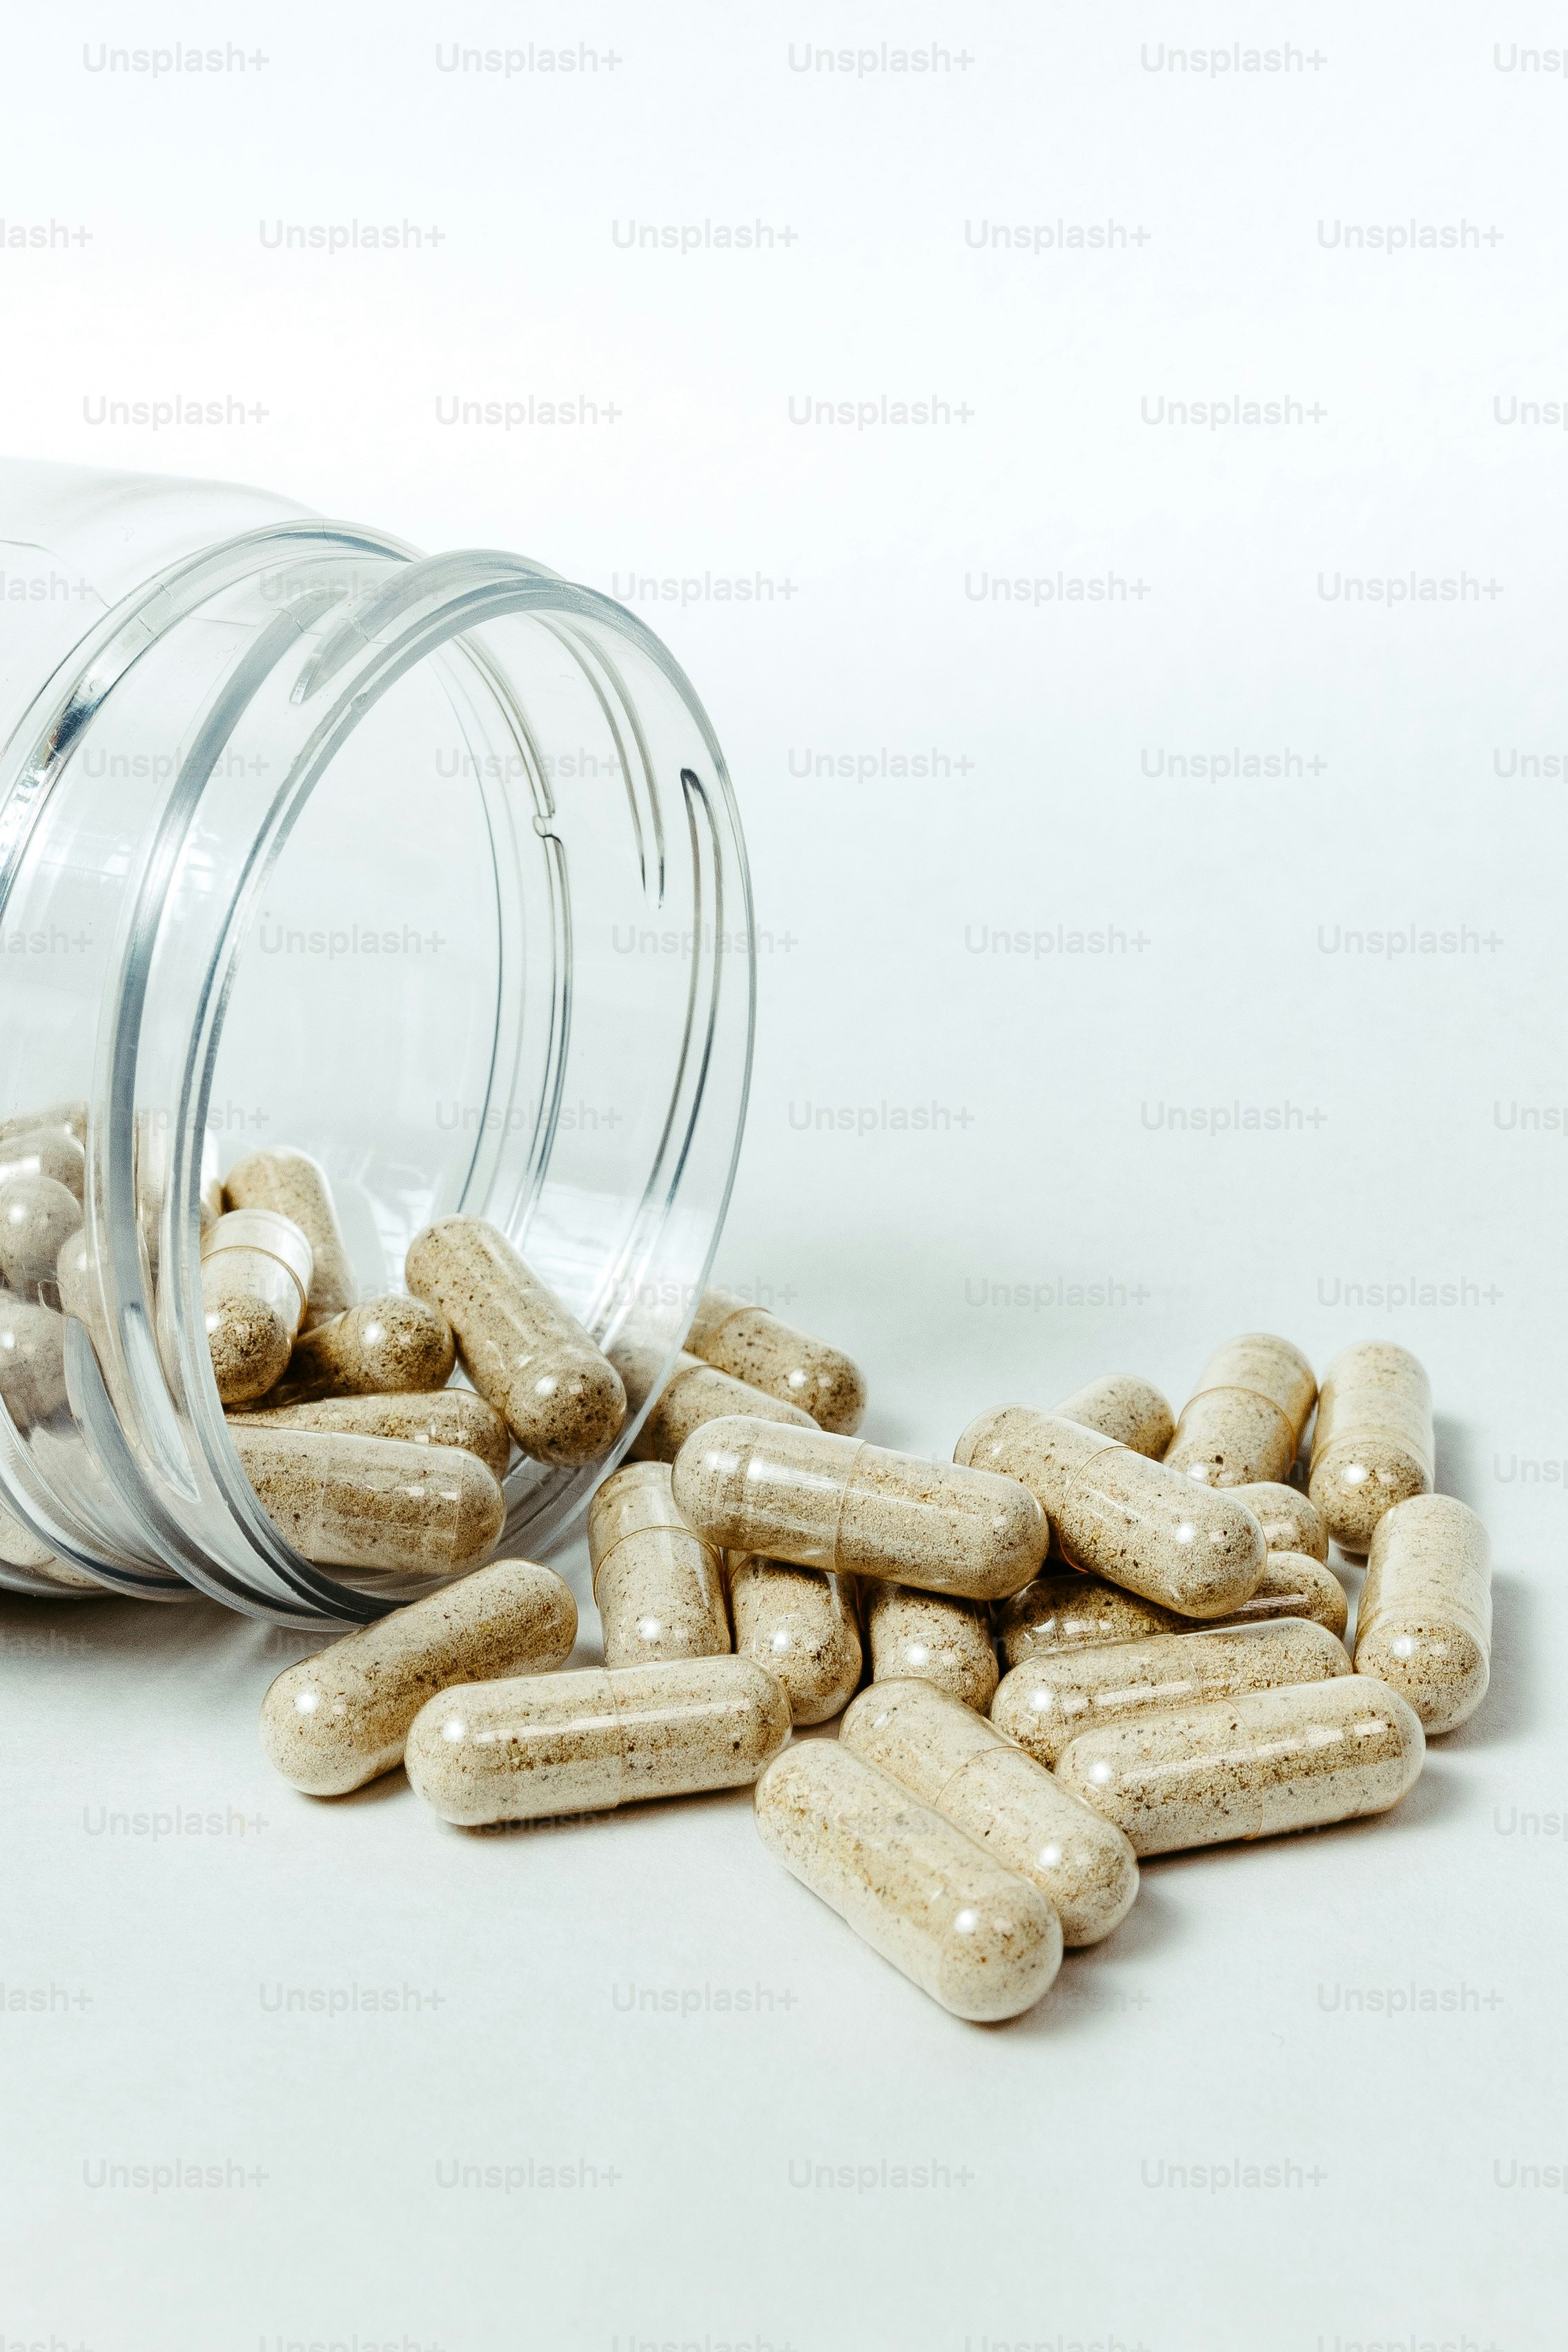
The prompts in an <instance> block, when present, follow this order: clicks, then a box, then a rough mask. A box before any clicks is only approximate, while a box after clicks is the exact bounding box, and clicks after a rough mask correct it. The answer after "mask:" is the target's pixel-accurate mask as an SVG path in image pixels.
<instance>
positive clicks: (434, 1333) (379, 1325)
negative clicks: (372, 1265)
mask: <svg viewBox="0 0 1568 2352" xmlns="http://www.w3.org/2000/svg"><path fill="white" fill-rule="evenodd" d="M210 1246H211V1245H210V1244H209V1247H210ZM457 1360H458V1343H457V1341H456V1339H454V1338H453V1337H452V1327H451V1325H450V1324H449V1323H448V1322H447V1318H446V1317H445V1316H444V1315H442V1314H440V1313H438V1311H437V1309H436V1308H435V1307H427V1306H426V1303H425V1301H424V1300H423V1299H422V1298H407V1297H404V1296H403V1295H402V1294H401V1293H400V1292H390V1293H389V1294H388V1295H387V1297H384V1298H367V1299H366V1300H365V1301H364V1303H363V1306H360V1307H349V1308H348V1309H347V1311H346V1313H344V1314H342V1315H334V1316H333V1318H332V1319H331V1322H330V1323H318V1324H317V1325H316V1326H315V1328H314V1329H313V1330H309V1331H303V1332H301V1333H300V1338H299V1339H297V1340H296V1341H295V1343H294V1352H293V1354H292V1355H291V1356H290V1357H289V1370H288V1372H287V1374H286V1376H285V1377H286V1379H287V1382H288V1386H289V1396H290V1400H291V1402H296V1403H300V1404H314V1403H317V1402H319V1401H320V1400H321V1398H323V1397H358V1396H402V1395H405V1394H407V1393H409V1392H417V1391H422V1390H431V1389H444V1388H445V1387H446V1385H447V1381H449V1380H450V1379H451V1377H452V1368H453V1366H454V1365H455V1364H456V1362H457Z"/></svg>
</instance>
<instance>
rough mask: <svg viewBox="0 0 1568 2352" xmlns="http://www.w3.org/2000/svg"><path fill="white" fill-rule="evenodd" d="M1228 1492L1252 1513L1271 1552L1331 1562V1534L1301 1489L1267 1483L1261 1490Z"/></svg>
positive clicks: (1235, 1488) (1241, 1488) (1239, 1488)
mask: <svg viewBox="0 0 1568 2352" xmlns="http://www.w3.org/2000/svg"><path fill="white" fill-rule="evenodd" d="M1228 1492H1229V1495H1230V1498H1231V1500H1232V1502H1234V1503H1240V1504H1242V1505H1243V1506H1244V1507H1246V1509H1247V1510H1249V1511H1250V1512H1251V1513H1252V1516H1253V1517H1254V1518H1255V1519H1256V1520H1257V1521H1258V1526H1259V1527H1260V1528H1262V1530H1263V1540H1264V1542H1265V1543H1266V1544H1267V1545H1268V1549H1269V1550H1270V1551H1300V1552H1305V1553H1306V1555H1307V1557H1308V1559H1321V1560H1326V1559H1328V1557H1329V1531H1328V1529H1327V1528H1326V1527H1325V1526H1324V1525H1323V1522H1322V1518H1321V1515H1320V1513H1319V1512H1318V1510H1317V1508H1316V1507H1315V1506H1314V1505H1313V1504H1312V1502H1311V1501H1310V1499H1309V1497H1308V1496H1305V1495H1303V1494H1302V1492H1301V1490H1300V1487H1299V1486H1279V1485H1277V1484H1275V1483H1274V1482H1272V1481H1269V1480H1265V1481H1263V1482H1261V1483H1259V1484H1258V1485H1257V1486H1232V1487H1230V1488H1229V1489H1228Z"/></svg>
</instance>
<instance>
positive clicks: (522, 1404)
mask: <svg viewBox="0 0 1568 2352" xmlns="http://www.w3.org/2000/svg"><path fill="white" fill-rule="evenodd" d="M405 1271H406V1275H407V1280H408V1287H409V1289H410V1290H412V1291H413V1292H414V1293H415V1294H416V1297H420V1298H424V1299H426V1300H428V1302H429V1304H430V1305H431V1306H432V1307H439V1308H440V1310H441V1312H442V1314H443V1315H444V1316H445V1317H446V1318H447V1322H448V1323H449V1324H450V1325H451V1327H452V1328H453V1330H454V1331H455V1332H456V1333H457V1335H458V1349H460V1351H461V1354H462V1359H463V1368H464V1370H466V1371H467V1373H468V1378H469V1380H470V1381H472V1382H473V1384H474V1386H475V1388H477V1389H478V1391H479V1394H480V1395H481V1396H482V1397H488V1398H489V1402H490V1403H491V1404H493V1405H494V1407H495V1409H496V1411H497V1412H499V1413H500V1415H501V1416H502V1418H503V1419H504V1420H505V1422H506V1423H507V1425H508V1427H509V1428H510V1431H511V1433H512V1435H513V1436H514V1437H515V1438H516V1440H517V1442H518V1444H520V1445H521V1448H522V1450H523V1452H524V1453H525V1454H531V1456H532V1457H533V1459H534V1460H535V1461H536V1462H560V1463H566V1464H569V1465H579V1464H582V1463H584V1462H594V1461H596V1460H597V1459H598V1457H599V1456H600V1455H601V1454H605V1453H607V1452H608V1451H609V1448H610V1447H611V1446H612V1445H613V1444H614V1443H615V1441H616V1437H617V1435H618V1434H619V1433H620V1427H621V1423H622V1422H623V1421H624V1420H625V1419H626V1390H625V1389H624V1388H623V1387H622V1385H621V1377H620V1374H619V1373H618V1372H617V1371H616V1368H615V1366H614V1365H613V1364H612V1363H611V1362H610V1361H609V1360H608V1359H607V1358H606V1357H605V1356H602V1355H601V1354H600V1353H599V1350H598V1349H597V1348H595V1345H594V1342H593V1341H592V1339H589V1337H588V1334H587V1333H586V1331H584V1328H583V1327H582V1325H581V1324H580V1323H578V1322H576V1321H575V1320H574V1318H573V1317H572V1316H570V1315H568V1313H567V1312H566V1309H565V1308H564V1307H563V1306H562V1304H561V1302H560V1300H559V1299H558V1298H557V1297H555V1296H554V1294H553V1292H552V1291H550V1290H548V1289H546V1287H545V1286H544V1284H543V1283H542V1282H541V1281H540V1279H539V1276H537V1275H536V1274H534V1273H533V1272H532V1270H531V1268H530V1267H529V1266H527V1265H524V1264H523V1262H522V1260H521V1257H519V1255H518V1254H517V1252H516V1250H514V1249H513V1247H512V1245H511V1244H510V1242H509V1241H508V1239H507V1237H506V1235H505V1234H503V1233H500V1232H499V1231H498V1230H497V1228H496V1227H495V1226H494V1225H489V1224H486V1223H485V1222H484V1220H483V1219H482V1218H480V1217H443V1218H441V1219H440V1220H439V1222H438V1223H436V1224H433V1225H426V1228H425V1230H424V1232H423V1233H422V1234H416V1235H415V1237H414V1240H413V1241H412V1242H411V1243H410V1244H409V1248H408V1259H407V1265H406V1268H405Z"/></svg>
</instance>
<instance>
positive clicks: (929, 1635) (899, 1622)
mask: <svg viewBox="0 0 1568 2352" xmlns="http://www.w3.org/2000/svg"><path fill="white" fill-rule="evenodd" d="M866 1637H867V1640H868V1642H869V1643H870V1645H871V1679H872V1681H873V1682H878V1683H886V1682H903V1681H906V1680H908V1679H909V1678H910V1677H911V1676H913V1677H915V1678H917V1679H919V1680H920V1681H921V1682H928V1683H931V1684H934V1685H935V1686H936V1688H937V1689H938V1690H943V1691H949V1692H951V1693H952V1696H953V1697H954V1698H956V1699H959V1700H961V1701H962V1702H963V1705H964V1706H972V1707H974V1708H976V1709H978V1710H979V1711H980V1712H981V1713H982V1714H984V1710H985V1709H986V1708H987V1707H988V1706H990V1704H991V1695H992V1693H993V1691H994V1689H995V1687H996V1676H997V1666H996V1647H995V1644H994V1642H993V1641H992V1638H991V1611H990V1607H989V1605H988V1603H987V1602H985V1601H960V1600H955V1599H954V1598H953V1597H952V1595H951V1594H949V1593H945V1592H917V1591H913V1590H912V1589H911V1588H910V1586H909V1585H907V1584H873V1585H870V1586H868V1589H867V1592H866Z"/></svg>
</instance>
